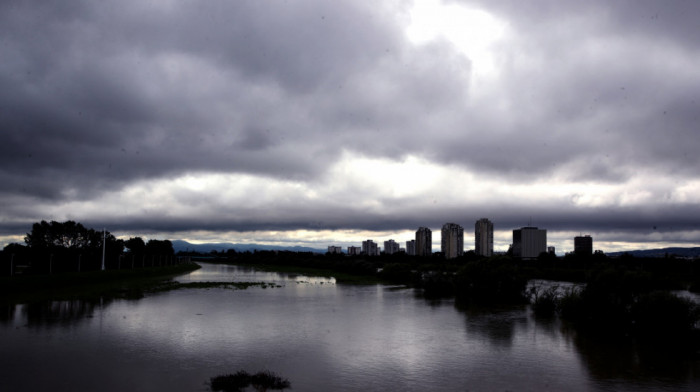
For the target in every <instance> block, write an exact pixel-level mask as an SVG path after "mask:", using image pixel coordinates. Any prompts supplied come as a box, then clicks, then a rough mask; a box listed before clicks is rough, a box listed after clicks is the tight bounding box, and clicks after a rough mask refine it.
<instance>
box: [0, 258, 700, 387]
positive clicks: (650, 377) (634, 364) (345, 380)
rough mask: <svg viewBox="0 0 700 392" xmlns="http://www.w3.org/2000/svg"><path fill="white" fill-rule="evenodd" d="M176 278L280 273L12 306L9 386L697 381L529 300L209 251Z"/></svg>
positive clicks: (668, 360) (6, 360)
mask: <svg viewBox="0 0 700 392" xmlns="http://www.w3.org/2000/svg"><path fill="white" fill-rule="evenodd" d="M178 280H179V281H182V282H190V281H254V282H260V281H264V282H273V283H276V284H277V285H279V286H281V287H277V288H266V289H263V288H261V287H251V288H248V289H246V290H231V289H222V288H212V289H183V290H177V291H171V292H166V293H159V294H155V295H151V296H148V297H146V298H143V299H140V300H135V301H134V300H132V301H127V300H117V301H111V302H104V301H103V302H102V303H92V304H88V303H83V302H53V303H49V304H42V305H33V306H26V305H18V306H14V307H10V308H6V309H2V315H1V318H0V350H1V351H0V352H1V353H2V354H1V355H0V390H2V391H24V390H35V391H98V390H99V391H205V390H208V387H207V385H206V382H207V381H208V380H209V378H211V377H213V376H216V375H220V374H227V373H233V372H235V371H237V370H246V371H248V372H257V371H259V370H270V371H273V372H275V373H277V374H279V375H281V376H283V377H286V378H288V379H289V381H290V382H291V384H292V388H293V390H294V391H359V390H362V391H541V390H545V391H546V390H549V391H563V390H566V391H620V390H622V391H625V390H628V391H639V390H648V391H656V390H667V391H675V390H687V391H691V390H694V391H697V390H700V361H698V360H679V359H677V358H675V357H671V356H664V355H661V354H659V353H649V352H638V351H635V350H634V349H633V348H631V347H628V346H626V345H625V344H623V343H620V342H608V343H600V342H597V343H596V342H592V341H587V340H586V339H584V338H581V337H577V336H576V334H575V333H573V331H569V330H567V329H566V328H563V327H562V326H561V325H560V324H559V323H558V322H557V321H542V320H536V319H534V318H533V316H532V315H531V313H530V311H529V309H528V308H527V307H524V306H523V307H510V308H503V309H497V310H492V309H491V310H488V311H485V310H478V309H460V308H458V307H456V306H455V303H454V301H452V300H443V301H436V302H431V301H427V300H425V299H423V298H421V297H420V296H418V295H417V293H416V292H414V290H412V289H404V288H399V287H391V286H384V285H372V286H350V285H340V284H335V282H334V280H333V279H326V278H313V277H307V276H301V275H298V276H297V275H289V274H277V273H267V272H256V271H253V270H250V269H245V268H241V267H235V266H224V265H211V264H205V265H203V268H202V269H201V270H198V271H195V272H193V273H191V274H189V275H186V276H182V277H180V278H178Z"/></svg>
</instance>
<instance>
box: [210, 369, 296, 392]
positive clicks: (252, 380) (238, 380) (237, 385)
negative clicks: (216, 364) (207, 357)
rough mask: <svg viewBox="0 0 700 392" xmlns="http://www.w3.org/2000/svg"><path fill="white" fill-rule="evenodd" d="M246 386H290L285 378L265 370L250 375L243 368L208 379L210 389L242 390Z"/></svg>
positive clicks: (234, 391) (261, 389) (258, 389)
mask: <svg viewBox="0 0 700 392" xmlns="http://www.w3.org/2000/svg"><path fill="white" fill-rule="evenodd" d="M248 386H252V387H253V388H255V390H256V391H267V390H268V389H275V390H283V389H287V388H291V384H290V383H289V381H288V380H287V379H284V378H282V377H280V376H278V375H276V374H275V373H273V372H270V371H267V370H265V371H261V372H257V373H255V374H252V375H251V374H248V373H247V372H246V371H244V370H239V371H238V372H236V373H234V374H227V375H222V376H216V377H212V378H211V380H210V387H211V390H212V391H223V392H238V391H243V390H244V388H246V387H248Z"/></svg>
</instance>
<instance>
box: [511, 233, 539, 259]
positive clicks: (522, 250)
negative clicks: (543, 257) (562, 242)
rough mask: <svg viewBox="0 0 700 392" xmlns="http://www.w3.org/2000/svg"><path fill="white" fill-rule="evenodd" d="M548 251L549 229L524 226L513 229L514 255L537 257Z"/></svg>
mask: <svg viewBox="0 0 700 392" xmlns="http://www.w3.org/2000/svg"><path fill="white" fill-rule="evenodd" d="M546 251H547V230H544V229H538V228H536V227H523V228H520V229H516V230H513V257H516V258H520V259H536V258H537V257H538V256H539V255H540V253H543V252H546Z"/></svg>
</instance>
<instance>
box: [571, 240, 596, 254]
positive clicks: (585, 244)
mask: <svg viewBox="0 0 700 392" xmlns="http://www.w3.org/2000/svg"><path fill="white" fill-rule="evenodd" d="M574 253H575V254H577V255H583V256H590V255H592V254H593V238H592V237H591V236H590V235H583V236H578V237H574Z"/></svg>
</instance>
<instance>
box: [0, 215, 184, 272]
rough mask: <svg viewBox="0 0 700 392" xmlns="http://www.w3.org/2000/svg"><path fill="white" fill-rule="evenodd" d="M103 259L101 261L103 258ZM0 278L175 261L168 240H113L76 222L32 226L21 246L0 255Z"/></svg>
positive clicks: (14, 244)
mask: <svg viewBox="0 0 700 392" xmlns="http://www.w3.org/2000/svg"><path fill="white" fill-rule="evenodd" d="M103 257H104V258H103ZM0 260H1V265H2V266H3V269H2V272H1V273H0V275H4V276H7V275H15V274H46V273H59V272H75V271H95V270H99V269H102V266H103V260H104V267H105V269H127V268H143V267H155V266H163V265H171V264H174V263H176V262H177V260H176V258H175V252H174V250H173V245H172V243H171V242H170V241H169V240H154V239H152V240H148V241H147V242H146V241H144V240H143V239H142V238H141V237H132V238H129V239H127V240H123V239H119V238H116V237H115V236H114V235H113V234H112V233H110V232H109V231H107V230H95V229H92V228H87V227H85V226H83V225H82V224H81V223H79V222H75V221H72V220H68V221H65V222H56V221H50V222H47V221H44V220H42V221H41V222H37V223H34V224H33V225H32V229H31V231H30V232H29V233H27V234H26V236H25V237H24V244H19V243H12V244H9V245H7V246H5V248H4V249H3V250H2V254H1V255H0Z"/></svg>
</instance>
